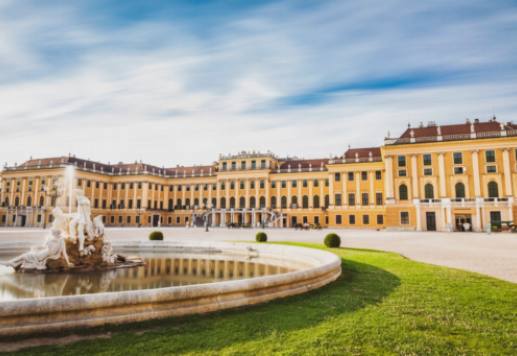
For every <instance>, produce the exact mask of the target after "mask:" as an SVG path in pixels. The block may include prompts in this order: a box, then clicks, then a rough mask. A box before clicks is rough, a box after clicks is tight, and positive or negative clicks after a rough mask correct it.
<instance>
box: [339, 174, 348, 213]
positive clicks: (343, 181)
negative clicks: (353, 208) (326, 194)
mask: <svg viewBox="0 0 517 356" xmlns="http://www.w3.org/2000/svg"><path fill="white" fill-rule="evenodd" d="M347 182H348V172H341V187H342V188H341V204H342V205H343V206H348V192H347V184H348V183H347Z"/></svg>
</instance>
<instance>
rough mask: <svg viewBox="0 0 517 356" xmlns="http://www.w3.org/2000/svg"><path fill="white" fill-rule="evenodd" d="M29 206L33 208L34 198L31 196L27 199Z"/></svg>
mask: <svg viewBox="0 0 517 356" xmlns="http://www.w3.org/2000/svg"><path fill="white" fill-rule="evenodd" d="M27 206H32V197H31V196H28V197H27Z"/></svg>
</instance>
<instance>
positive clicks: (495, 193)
mask: <svg viewBox="0 0 517 356" xmlns="http://www.w3.org/2000/svg"><path fill="white" fill-rule="evenodd" d="M488 197H489V198H499V187H498V185H497V183H496V182H493V181H492V182H490V183H488Z"/></svg>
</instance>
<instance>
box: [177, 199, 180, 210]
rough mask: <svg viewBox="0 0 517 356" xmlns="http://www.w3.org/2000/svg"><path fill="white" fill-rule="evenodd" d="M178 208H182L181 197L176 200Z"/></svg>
mask: <svg viewBox="0 0 517 356" xmlns="http://www.w3.org/2000/svg"><path fill="white" fill-rule="evenodd" d="M176 209H181V199H178V200H176Z"/></svg>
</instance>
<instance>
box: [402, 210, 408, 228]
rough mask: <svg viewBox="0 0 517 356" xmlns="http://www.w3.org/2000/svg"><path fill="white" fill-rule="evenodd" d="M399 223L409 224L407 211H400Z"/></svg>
mask: <svg viewBox="0 0 517 356" xmlns="http://www.w3.org/2000/svg"><path fill="white" fill-rule="evenodd" d="M400 224H401V225H407V224H409V213H408V212H407V211H401V212H400Z"/></svg>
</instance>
